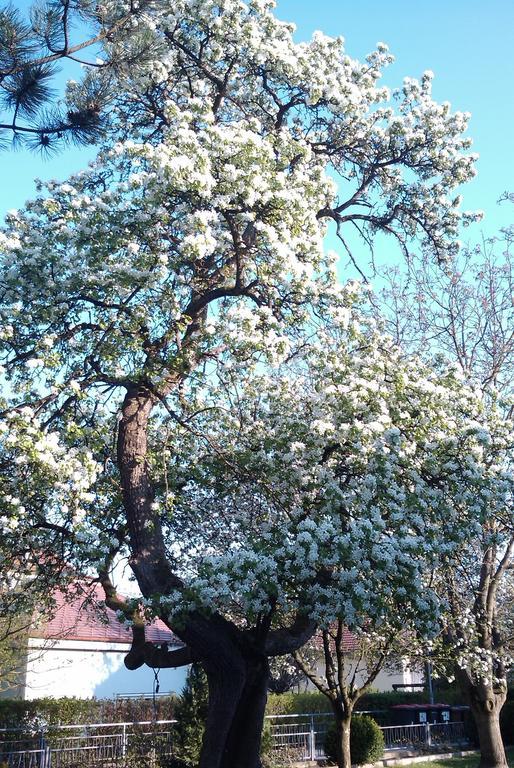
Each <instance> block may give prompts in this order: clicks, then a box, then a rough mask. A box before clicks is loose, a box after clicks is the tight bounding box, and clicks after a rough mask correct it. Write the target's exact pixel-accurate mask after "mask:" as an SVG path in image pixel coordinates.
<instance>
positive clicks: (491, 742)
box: [471, 693, 507, 768]
mask: <svg viewBox="0 0 514 768" xmlns="http://www.w3.org/2000/svg"><path fill="white" fill-rule="evenodd" d="M504 702H505V696H501V695H498V694H494V693H493V694H492V695H491V696H490V697H488V698H486V699H481V700H480V699H476V700H474V701H472V703H471V712H472V713H473V718H474V720H475V724H476V727H477V732H478V742H479V745H480V763H479V768H507V757H506V755H505V747H504V745H503V740H502V736H501V731H500V711H501V708H502V706H503V704H504Z"/></svg>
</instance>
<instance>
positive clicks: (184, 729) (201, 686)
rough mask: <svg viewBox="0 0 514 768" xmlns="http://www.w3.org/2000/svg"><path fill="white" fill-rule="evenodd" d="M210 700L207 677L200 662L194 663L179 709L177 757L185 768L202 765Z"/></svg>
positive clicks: (177, 708)
mask: <svg viewBox="0 0 514 768" xmlns="http://www.w3.org/2000/svg"><path fill="white" fill-rule="evenodd" d="M208 703H209V691H208V686H207V676H206V674H205V672H204V671H203V669H202V667H201V666H200V665H199V664H192V665H191V667H190V668H189V671H188V673H187V677H186V683H185V685H184V688H183V690H182V693H181V694H180V698H179V701H178V703H177V706H176V708H175V717H176V719H177V721H178V722H177V724H176V725H175V750H176V758H177V759H178V761H179V763H180V765H181V766H182V765H183V766H184V768H196V766H197V765H198V760H199V758H200V750H201V748H202V739H203V733H204V730H205V719H206V717H207V707H208Z"/></svg>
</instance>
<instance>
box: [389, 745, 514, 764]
mask: <svg viewBox="0 0 514 768" xmlns="http://www.w3.org/2000/svg"><path fill="white" fill-rule="evenodd" d="M507 760H508V761H509V766H510V767H511V768H514V748H512V747H511V748H510V749H507ZM478 761H479V755H478V754H477V755H469V757H452V758H447V759H446V760H434V761H433V762H426V763H411V764H409V765H405V766H402V768H477V766H478Z"/></svg>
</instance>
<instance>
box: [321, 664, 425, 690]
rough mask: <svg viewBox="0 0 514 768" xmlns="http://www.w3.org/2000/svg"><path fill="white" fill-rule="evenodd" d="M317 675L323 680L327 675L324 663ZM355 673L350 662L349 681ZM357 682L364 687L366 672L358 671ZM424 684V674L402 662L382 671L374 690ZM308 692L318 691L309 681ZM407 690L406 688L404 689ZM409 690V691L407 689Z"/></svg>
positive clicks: (347, 669)
mask: <svg viewBox="0 0 514 768" xmlns="http://www.w3.org/2000/svg"><path fill="white" fill-rule="evenodd" d="M316 672H317V674H318V675H319V676H320V677H322V678H323V676H324V674H325V667H324V664H323V662H321V661H320V662H319V663H318V665H317V668H316ZM353 673H354V665H352V663H351V662H350V661H347V662H346V663H345V677H346V679H347V680H349V679H350V677H351V676H352V675H353ZM355 682H356V684H357V685H362V684H363V682H364V672H360V671H358V672H357V674H356V675H355ZM422 682H423V673H422V672H421V671H420V670H416V669H412V668H411V667H410V666H409V664H408V662H407V661H401V662H400V663H399V664H398V665H397V666H396V667H395V668H394V669H382V670H381V671H380V672H379V673H378V675H377V677H376V678H375V680H374V682H373V683H372V686H371V687H372V689H373V690H375V691H380V692H383V691H392V690H393V686H394V685H402V686H408V685H417V684H421V683H422ZM306 689H307V690H316V688H315V686H314V685H313V684H312V683H311V682H310V681H308V684H307V685H306ZM403 690H405V688H404V689H403ZM407 690H409V689H408V688H407ZM412 690H419V688H417V687H416V688H413V689H412Z"/></svg>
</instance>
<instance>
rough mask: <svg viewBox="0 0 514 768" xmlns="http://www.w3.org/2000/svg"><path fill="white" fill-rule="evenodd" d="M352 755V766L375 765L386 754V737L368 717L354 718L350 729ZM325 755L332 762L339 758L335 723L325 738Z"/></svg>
mask: <svg viewBox="0 0 514 768" xmlns="http://www.w3.org/2000/svg"><path fill="white" fill-rule="evenodd" d="M350 753H351V760H352V764H354V765H364V764H365V763H375V762H376V761H377V760H380V758H381V757H382V755H383V754H384V736H383V734H382V731H381V730H380V728H379V727H378V725H377V723H376V722H375V720H373V718H372V717H368V716H367V715H355V716H354V717H352V724H351V728H350ZM325 754H326V755H327V757H329V758H330V759H331V760H335V759H336V756H337V730H336V726H335V723H334V725H332V726H330V728H329V729H328V731H327V733H326V736H325Z"/></svg>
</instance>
